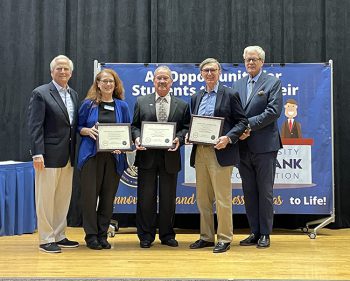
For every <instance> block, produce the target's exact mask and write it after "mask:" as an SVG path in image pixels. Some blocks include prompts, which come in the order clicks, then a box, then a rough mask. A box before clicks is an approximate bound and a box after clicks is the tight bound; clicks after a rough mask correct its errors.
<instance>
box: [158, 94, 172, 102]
mask: <svg viewBox="0 0 350 281" xmlns="http://www.w3.org/2000/svg"><path fill="white" fill-rule="evenodd" d="M159 98H165V100H166V101H167V103H170V94H169V93H167V94H166V95H165V96H164V97H161V96H160V95H158V93H157V92H156V102H157V100H158V99H159Z"/></svg>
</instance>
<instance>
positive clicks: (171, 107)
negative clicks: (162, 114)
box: [168, 96, 177, 121]
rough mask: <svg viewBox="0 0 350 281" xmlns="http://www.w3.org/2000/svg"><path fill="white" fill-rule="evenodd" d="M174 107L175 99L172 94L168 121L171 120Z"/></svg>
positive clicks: (175, 104) (175, 105)
mask: <svg viewBox="0 0 350 281" xmlns="http://www.w3.org/2000/svg"><path fill="white" fill-rule="evenodd" d="M176 108H177V100H176V98H175V97H174V96H171V99H170V109H169V116H168V121H171V120H173V118H174V114H175V111H176Z"/></svg>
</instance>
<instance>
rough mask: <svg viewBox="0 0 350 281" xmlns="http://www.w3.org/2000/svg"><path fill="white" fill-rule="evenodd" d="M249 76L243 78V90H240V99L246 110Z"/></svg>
mask: <svg viewBox="0 0 350 281" xmlns="http://www.w3.org/2000/svg"><path fill="white" fill-rule="evenodd" d="M248 77H249V76H248V75H247V76H245V77H243V78H242V82H241V90H240V89H239V88H238V93H239V97H240V99H241V102H242V105H243V108H244V109H245V107H246V105H247V83H248Z"/></svg>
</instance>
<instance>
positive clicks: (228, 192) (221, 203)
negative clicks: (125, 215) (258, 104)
mask: <svg viewBox="0 0 350 281" xmlns="http://www.w3.org/2000/svg"><path fill="white" fill-rule="evenodd" d="M199 69H200V72H201V75H202V77H203V78H204V81H205V88H204V89H203V90H200V91H199V92H198V93H196V94H195V95H193V96H192V98H191V112H192V114H195V115H201V116H207V117H222V118H223V119H224V121H223V129H222V135H221V136H219V138H218V139H217V140H216V144H215V145H205V144H204V145H203V144H193V148H192V153H191V159H190V164H191V166H192V167H194V168H195V169H196V192H197V205H198V209H199V212H200V239H199V240H197V241H196V242H194V243H192V244H191V245H190V249H200V248H204V247H212V246H214V245H215V243H214V242H215V229H214V203H216V214H217V221H218V228H217V244H216V246H215V247H214V249H213V252H214V253H223V252H226V251H227V250H229V249H230V245H231V241H232V237H233V223H232V185H231V175H232V170H233V166H234V165H236V164H238V163H239V151H238V144H237V141H238V139H239V136H240V135H241V134H242V133H243V132H244V130H245V129H246V127H247V125H248V120H247V118H246V117H245V114H244V111H243V109H242V105H241V102H240V100H239V95H238V93H237V92H234V91H232V89H231V88H228V87H225V86H223V85H221V84H220V83H219V78H220V74H221V65H220V63H219V62H218V61H217V60H216V59H213V58H207V59H205V60H204V61H203V62H202V63H201V64H200V66H199Z"/></svg>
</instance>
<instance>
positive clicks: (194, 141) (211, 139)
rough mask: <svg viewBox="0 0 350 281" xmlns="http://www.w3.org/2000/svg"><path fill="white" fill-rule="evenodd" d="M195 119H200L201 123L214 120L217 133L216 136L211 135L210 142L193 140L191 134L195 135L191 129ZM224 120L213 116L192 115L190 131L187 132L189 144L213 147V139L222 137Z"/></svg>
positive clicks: (193, 129)
mask: <svg viewBox="0 0 350 281" xmlns="http://www.w3.org/2000/svg"><path fill="white" fill-rule="evenodd" d="M195 119H197V120H199V119H201V120H202V121H205V120H206V119H207V120H211V121H212V120H215V121H216V122H217V126H218V127H219V131H218V134H217V135H211V136H210V140H208V141H207V142H206V141H196V140H193V134H195V133H196V130H195V128H193V126H194V124H195ZM224 120H225V118H223V117H214V116H202V115H192V116H191V123H190V129H189V131H188V141H189V142H190V143H194V144H204V145H215V143H214V142H213V141H214V140H215V139H217V138H219V137H220V136H221V135H222V129H223V127H224Z"/></svg>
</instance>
